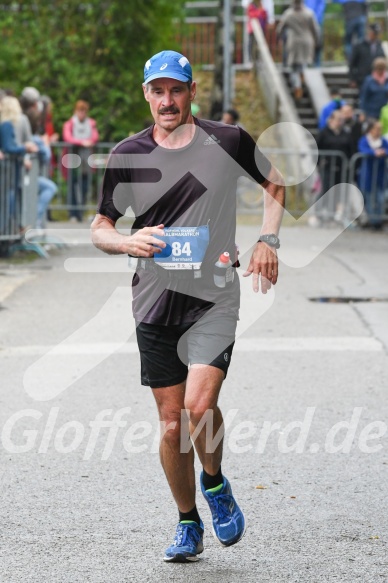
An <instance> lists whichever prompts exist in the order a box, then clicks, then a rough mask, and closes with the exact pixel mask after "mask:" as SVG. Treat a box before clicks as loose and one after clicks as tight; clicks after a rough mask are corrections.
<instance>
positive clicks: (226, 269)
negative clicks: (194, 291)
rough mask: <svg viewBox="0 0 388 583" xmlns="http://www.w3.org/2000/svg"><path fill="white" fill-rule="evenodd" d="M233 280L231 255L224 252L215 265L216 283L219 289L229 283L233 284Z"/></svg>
mask: <svg viewBox="0 0 388 583" xmlns="http://www.w3.org/2000/svg"><path fill="white" fill-rule="evenodd" d="M233 279H234V271H233V267H232V262H231V260H230V256H229V253H228V252H227V251H224V252H223V253H222V254H221V255H220V257H219V259H218V261H217V262H216V264H215V265H214V283H215V285H216V286H217V287H226V285H227V284H228V283H232V281H233Z"/></svg>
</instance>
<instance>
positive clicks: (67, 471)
mask: <svg viewBox="0 0 388 583" xmlns="http://www.w3.org/2000/svg"><path fill="white" fill-rule="evenodd" d="M58 232H59V231H58ZM66 233H67V235H66ZM66 233H65V234H64V233H60V235H61V236H63V237H65V238H66V240H67V241H68V243H69V247H68V248H66V249H62V250H59V251H51V252H50V253H51V257H50V259H49V260H43V259H42V260H37V261H35V262H34V263H30V264H24V265H16V266H13V267H12V268H10V267H9V265H8V264H6V263H5V262H3V263H1V264H0V298H1V304H0V306H1V309H0V385H1V388H0V402H1V409H0V430H1V437H2V444H1V466H0V468H1V469H0V492H1V500H2V503H1V507H0V516H1V522H0V524H1V528H0V557H1V558H0V565H1V568H0V581H2V582H4V583H19V582H22V581H23V582H24V581H25V582H28V583H43V582H50V583H51V582H53V583H62V582H63V583H65V582H66V583H70V582H77V583H78V582H86V581H88V582H89V581H90V582H93V583H121V582H123V583H124V582H132V581H141V582H157V581H162V582H169V581H177V582H178V581H179V582H201V583H205V582H206V583H214V582H219V581H222V582H223V583H229V582H230V583H235V582H237V581H240V582H242V583H243V582H244V583H245V582H260V583H266V582H269V583H278V582H279V583H283V582H287V583H291V582H306V583H315V582H320V583H321V582H326V581H328V582H329V581H330V582H331V581H341V582H349V583H353V582H360V583H361V582H362V583H366V582H371V583H372V582H373V583H375V582H377V583H383V582H385V583H386V582H388V552H387V550H388V549H387V541H388V521H387V473H388V472H387V470H388V452H387V435H388V432H387V423H388V419H387V397H386V392H387V386H388V369H387V361H388V359H387V351H388V301H387V300H388V270H387V269H386V265H387V253H388V237H387V233H381V234H376V233H367V232H360V231H347V232H345V233H343V234H342V235H341V236H340V237H339V238H338V239H336V240H335V241H334V242H332V243H331V244H328V242H329V241H330V238H332V236H333V231H332V230H327V231H325V230H319V231H315V230H310V229H308V228H302V227H295V228H288V229H284V230H283V232H282V249H281V251H282V253H281V254H280V257H281V259H282V265H281V269H280V279H279V282H278V284H277V286H276V290H275V292H276V293H274V292H271V293H270V294H268V296H267V297H264V296H261V295H255V294H253V292H251V290H250V289H248V288H249V286H250V281H244V283H243V307H242V315H241V322H240V333H242V334H241V337H240V338H239V339H238V341H237V343H236V347H235V352H234V355H233V360H232V365H231V367H230V370H229V374H228V378H227V381H226V382H225V385H224V387H223V390H222V396H221V407H222V410H223V412H224V416H225V417H227V419H228V429H227V436H226V441H225V447H224V450H225V451H224V462H223V471H224V473H225V475H226V476H227V477H228V478H229V479H230V481H231V483H232V486H233V489H234V493H235V495H236V498H237V499H238V501H239V503H240V505H241V507H242V508H243V509H244V511H245V513H246V515H247V518H248V523H249V527H248V530H247V533H246V536H245V537H244V539H243V540H242V541H241V542H240V543H239V544H237V545H236V546H234V547H231V548H228V549H224V548H221V547H220V546H219V544H218V543H217V542H216V541H214V539H213V537H212V535H211V528H210V527H211V524H210V513H209V510H208V508H207V507H206V504H205V502H204V500H203V499H202V497H201V494H200V493H199V496H198V507H199V510H200V514H201V517H202V519H203V521H204V523H205V540H204V544H205V552H204V553H203V555H202V556H201V560H200V561H198V562H197V563H195V564H191V565H176V564H175V565H172V564H165V563H163V561H162V556H163V551H164V549H165V548H166V547H167V546H168V545H169V544H170V542H171V540H172V536H173V533H174V530H175V525H176V521H177V512H176V509H175V506H174V503H173V500H172V497H171V495H170V493H169V489H168V487H167V484H166V481H165V478H164V475H163V472H162V469H161V467H160V465H159V459H158V452H157V449H158V448H157V441H158V435H157V433H158V424H157V416H156V411H155V407H154V404H153V399H152V395H151V393H150V391H149V390H148V389H147V388H145V387H142V386H141V385H140V381H139V369H140V366H139V357H138V354H137V351H136V345H135V340H134V335H133V324H132V320H131V310H130V275H129V274H128V272H127V269H126V262H125V259H122V258H118V259H117V258H104V257H102V255H101V254H100V253H99V252H98V251H97V250H95V249H94V248H93V247H92V246H90V245H88V244H87V237H88V235H87V233H82V231H81V230H73V231H71V230H68V231H67V232H66ZM255 239H256V229H254V228H253V227H240V229H239V242H240V245H241V248H242V250H243V251H244V249H246V248H249V246H250V244H251V243H252V242H253V241H255ZM107 262H108V263H107ZM77 270H78V272H77ZM107 270H109V271H110V273H107ZM86 271H88V272H86ZM322 296H325V297H326V296H333V297H346V296H350V297H353V298H363V299H366V298H368V297H374V298H375V299H377V300H382V301H374V302H360V303H358V302H356V303H354V302H353V303H331V302H330V303H328V302H321V301H319V302H317V301H311V298H319V297H322ZM384 299H385V300H386V301H383V300H384ZM98 419H100V421H101V422H99V421H98ZM113 419H115V421H114V422H113V421H112V420H113ZM96 420H97V421H96ZM104 423H105V425H107V426H102V427H98V426H99V425H101V424H102V425H104ZM341 424H342V425H341ZM198 469H199V468H198Z"/></svg>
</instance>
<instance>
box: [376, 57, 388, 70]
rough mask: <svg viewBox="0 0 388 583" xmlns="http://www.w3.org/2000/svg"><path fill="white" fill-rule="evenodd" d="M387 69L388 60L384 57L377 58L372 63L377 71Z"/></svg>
mask: <svg viewBox="0 0 388 583" xmlns="http://www.w3.org/2000/svg"><path fill="white" fill-rule="evenodd" d="M386 68H387V59H385V58H384V57H377V59H374V61H373V63H372V69H373V71H375V70H376V69H386Z"/></svg>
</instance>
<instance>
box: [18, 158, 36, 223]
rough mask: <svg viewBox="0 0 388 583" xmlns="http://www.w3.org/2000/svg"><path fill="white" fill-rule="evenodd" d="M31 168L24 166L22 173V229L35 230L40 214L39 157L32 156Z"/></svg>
mask: <svg viewBox="0 0 388 583" xmlns="http://www.w3.org/2000/svg"><path fill="white" fill-rule="evenodd" d="M30 160H31V168H29V169H26V168H25V166H24V165H23V167H22V172H21V218H20V227H21V228H22V229H26V228H28V227H32V228H34V227H35V225H36V217H37V213H38V196H39V192H38V190H39V189H38V176H39V160H38V158H37V156H31V159H30Z"/></svg>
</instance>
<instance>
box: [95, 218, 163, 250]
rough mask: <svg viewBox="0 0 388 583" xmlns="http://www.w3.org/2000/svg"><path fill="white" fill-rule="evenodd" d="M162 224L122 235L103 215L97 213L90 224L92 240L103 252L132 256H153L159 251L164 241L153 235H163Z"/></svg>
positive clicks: (111, 221) (110, 220)
mask: <svg viewBox="0 0 388 583" xmlns="http://www.w3.org/2000/svg"><path fill="white" fill-rule="evenodd" d="M163 227H164V225H157V226H156V227H143V229H139V230H138V231H136V233H134V234H133V235H124V234H122V233H119V231H117V229H116V226H115V221H113V220H112V219H109V218H108V217H106V216H104V215H100V214H97V215H96V217H95V218H94V220H93V222H92V224H91V230H92V241H93V243H94V245H95V246H96V247H97V248H98V249H101V251H104V252H105V253H109V254H114V255H119V254H123V253H125V254H127V255H133V257H153V256H154V255H155V253H161V251H162V249H164V248H165V247H166V243H165V242H164V241H161V240H160V239H157V238H156V237H155V235H160V236H163V235H164V231H163Z"/></svg>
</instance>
